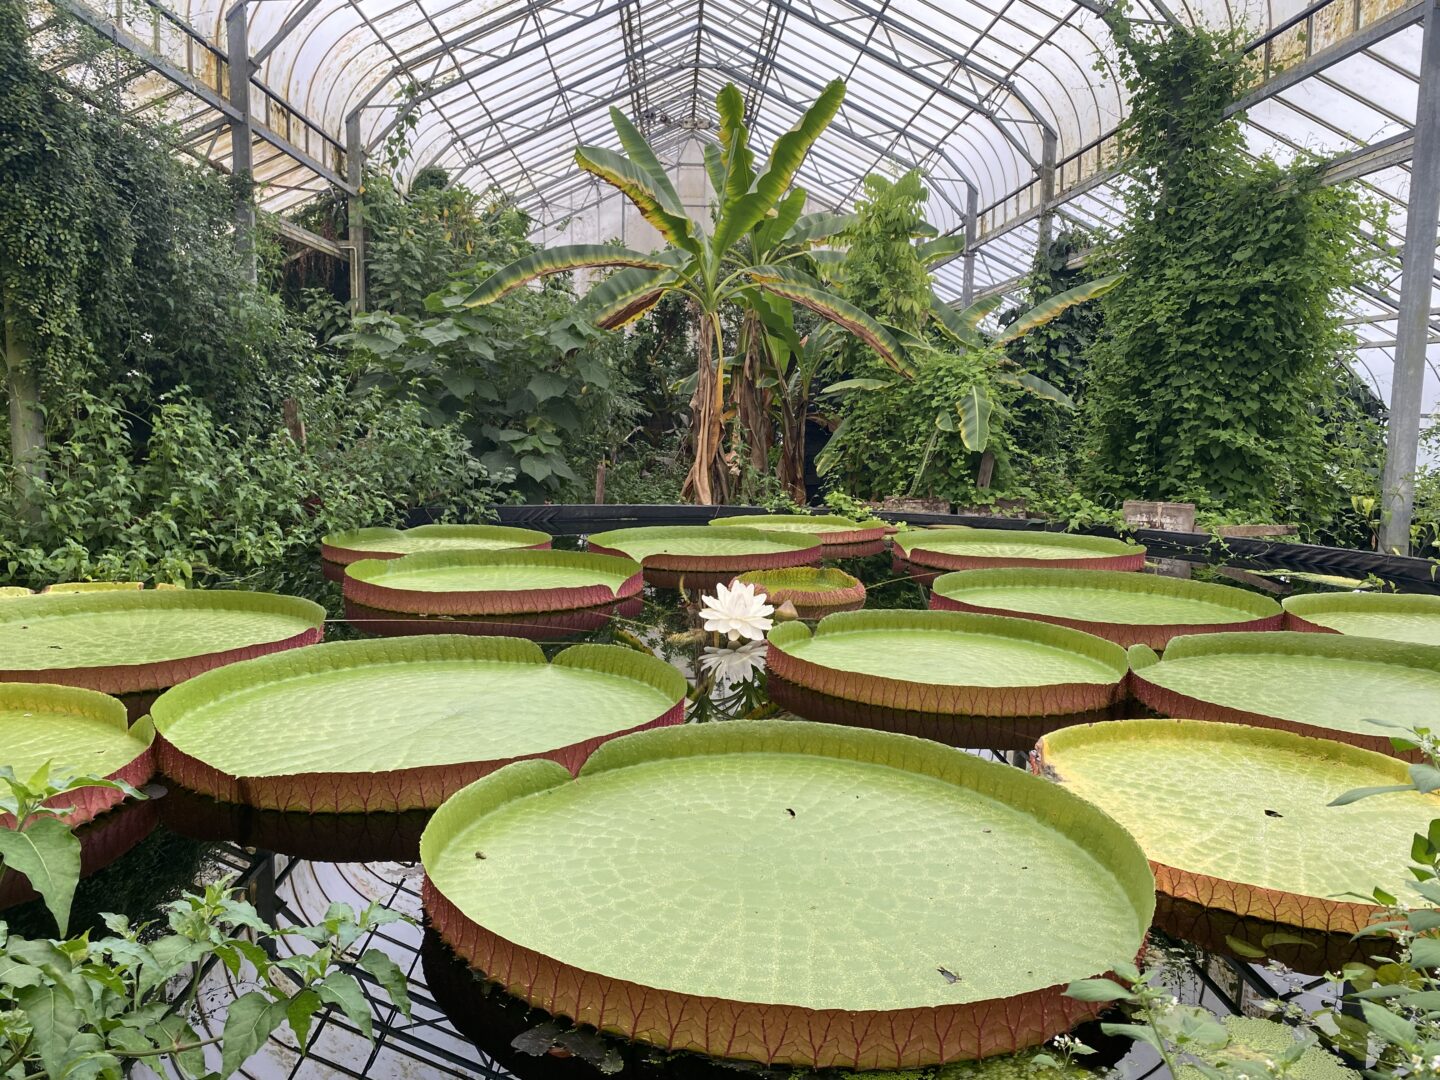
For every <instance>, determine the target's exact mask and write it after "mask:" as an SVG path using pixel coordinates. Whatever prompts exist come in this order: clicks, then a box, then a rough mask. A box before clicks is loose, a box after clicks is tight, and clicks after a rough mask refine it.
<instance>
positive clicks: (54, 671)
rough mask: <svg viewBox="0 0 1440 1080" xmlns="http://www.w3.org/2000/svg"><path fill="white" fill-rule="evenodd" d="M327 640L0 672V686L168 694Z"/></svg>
mask: <svg viewBox="0 0 1440 1080" xmlns="http://www.w3.org/2000/svg"><path fill="white" fill-rule="evenodd" d="M324 636H325V628H324V627H321V626H314V627H310V628H309V629H307V630H304V631H302V632H301V633H299V634H295V635H294V636H292V637H288V638H282V639H281V640H279V641H264V642H260V643H258V644H255V645H244V646H242V647H240V648H238V649H222V650H220V651H219V652H212V653H202V654H201V655H199V656H186V657H182V658H180V659H178V660H161V661H158V662H156V663H153V664H117V665H113V666H110V667H85V668H47V669H45V670H42V671H0V682H26V683H56V684H58V685H60V686H78V687H80V688H81V689H84V690H98V691H100V693H102V694H116V695H119V694H136V693H145V692H149V691H154V690H164V689H166V688H168V687H171V686H175V685H177V684H179V683H182V682H184V681H185V680H186V679H193V678H194V677H195V676H196V675H201V674H203V673H204V672H207V671H211V670H213V669H214V668H218V667H224V666H225V665H226V664H234V663H237V662H238V661H240V660H253V659H254V658H255V657H257V656H268V655H269V654H270V653H275V652H283V651H285V650H286V649H298V648H300V647H301V646H303V645H314V644H316V643H317V642H319V641H320V640H321V638H323V637H324Z"/></svg>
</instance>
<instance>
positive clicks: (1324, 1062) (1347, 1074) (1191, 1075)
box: [1175, 1016, 1360, 1080]
mask: <svg viewBox="0 0 1440 1080" xmlns="http://www.w3.org/2000/svg"><path fill="white" fill-rule="evenodd" d="M1225 1028H1226V1030H1227V1031H1228V1032H1229V1034H1230V1042H1229V1044H1228V1045H1227V1046H1226V1047H1225V1049H1224V1050H1223V1051H1222V1052H1221V1057H1223V1059H1224V1061H1225V1062H1226V1064H1227V1068H1225V1069H1223V1070H1221V1072H1222V1075H1241V1076H1245V1075H1254V1076H1266V1075H1273V1074H1272V1073H1271V1069H1270V1066H1271V1065H1272V1064H1273V1063H1274V1062H1276V1061H1278V1060H1279V1059H1280V1058H1281V1057H1282V1056H1283V1055H1284V1054H1286V1053H1287V1052H1288V1051H1289V1050H1290V1049H1291V1048H1292V1047H1293V1046H1294V1045H1295V1043H1296V1041H1297V1040H1298V1039H1299V1038H1300V1036H1301V1032H1300V1030H1299V1029H1298V1028H1296V1027H1294V1026H1293V1025H1290V1024H1282V1023H1279V1022H1278V1021H1275V1020H1265V1019H1262V1018H1261V1017H1258V1016H1227V1017H1225ZM1284 1075H1285V1076H1289V1077H1293V1078H1294V1080H1360V1074H1359V1073H1358V1072H1356V1071H1355V1070H1354V1069H1352V1068H1350V1067H1349V1066H1347V1065H1346V1064H1345V1063H1344V1062H1343V1061H1341V1060H1340V1059H1339V1058H1338V1057H1336V1056H1335V1055H1334V1054H1332V1053H1331V1052H1330V1051H1329V1050H1326V1049H1325V1048H1324V1047H1323V1046H1319V1045H1313V1046H1310V1047H1309V1048H1308V1049H1306V1050H1305V1051H1304V1052H1303V1053H1302V1054H1301V1055H1300V1057H1299V1059H1297V1060H1296V1061H1294V1062H1293V1063H1291V1064H1290V1065H1289V1066H1288V1067H1287V1068H1286V1070H1285V1073H1284ZM1206 1076H1207V1074H1206V1073H1203V1072H1201V1071H1200V1070H1199V1069H1198V1068H1196V1067H1195V1066H1194V1065H1181V1066H1180V1068H1179V1069H1177V1070H1176V1076H1175V1080H1205V1077H1206Z"/></svg>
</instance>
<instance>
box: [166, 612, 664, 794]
mask: <svg viewBox="0 0 1440 1080" xmlns="http://www.w3.org/2000/svg"><path fill="white" fill-rule="evenodd" d="M685 690H686V686H685V679H684V677H683V676H682V675H680V673H679V672H678V671H676V670H675V669H674V668H672V667H671V666H670V665H668V664H666V663H664V662H662V661H660V660H657V659H655V658H654V657H651V656H644V655H642V654H640V653H637V652H633V651H631V650H629V649H623V648H619V647H617V646H612V645H577V646H574V647H572V648H570V649H566V650H565V651H564V652H561V653H560V654H559V655H558V656H556V658H555V661H554V662H553V663H546V661H545V654H544V653H542V652H541V651H540V647H539V646H538V645H536V644H534V643H533V642H529V641H522V640H519V639H515V638H482V637H459V636H444V637H442V636H434V637H414V638H393V639H386V640H381V641H345V642H335V643H332V644H329V645H325V646H317V647H315V648H313V649H305V650H302V651H300V652H297V653H293V654H288V655H284V656H273V657H266V658H263V659H261V660H256V661H252V662H250V663H246V664H237V665H234V666H232V667H229V668H226V669H225V670H223V671H217V672H212V673H211V674H209V675H206V676H203V677H201V678H198V679H194V680H191V681H190V682H188V683H186V684H185V685H183V686H180V687H177V688H176V689H174V690H171V691H169V692H168V693H166V694H164V695H162V696H161V697H160V699H159V700H158V701H156V702H155V705H154V708H153V710H152V712H153V716H154V718H155V727H156V730H157V731H158V733H159V740H158V747H159V756H160V768H161V770H162V771H163V772H164V773H165V775H166V776H169V777H170V778H171V779H173V780H174V781H176V782H177V783H179V784H182V785H183V786H185V787H187V788H189V789H190V790H192V791H197V792H200V793H201V794H205V795H210V796H212V797H213V798H216V799H221V800H224V801H226V802H235V803H245V804H247V805H250V806H257V807H261V808H264V809H273V810H305V811H312V812H313V811H324V812H334V813H344V812H351V811H355V812H359V811H374V810H383V811H395V810H411V809H419V808H425V807H435V806H438V805H439V804H440V803H441V801H443V800H444V799H445V798H446V797H447V796H449V795H450V794H452V793H453V792H455V791H457V790H459V789H460V788H461V787H463V786H465V785H466V784H468V783H470V782H471V781H472V780H474V779H476V778H477V777H480V776H484V775H486V774H487V773H489V772H493V771H494V770H495V769H498V768H499V767H500V766H502V765H504V764H507V763H508V762H511V761H516V760H519V759H521V758H534V757H544V758H550V759H552V760H554V761H557V762H559V763H560V764H562V765H563V766H565V767H566V768H569V769H577V768H579V767H580V764H581V762H583V761H584V760H585V758H586V757H587V756H588V755H589V754H590V752H591V751H592V750H594V749H595V747H597V746H599V745H600V744H601V743H602V742H604V741H605V740H606V739H609V738H611V737H613V736H615V735H618V734H620V733H622V732H627V731H635V730H638V729H641V728H646V727H653V726H655V725H657V724H673V723H679V722H680V721H681V720H682V719H683V718H684V708H683V705H684V698H685Z"/></svg>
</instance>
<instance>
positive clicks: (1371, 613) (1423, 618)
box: [1284, 592, 1440, 645]
mask: <svg viewBox="0 0 1440 1080" xmlns="http://www.w3.org/2000/svg"><path fill="white" fill-rule="evenodd" d="M1284 604H1285V613H1286V616H1287V619H1286V622H1287V625H1288V627H1289V629H1291V630H1322V631H1323V630H1332V631H1335V632H1337V633H1341V634H1354V635H1357V636H1359V637H1375V638H1385V639H1386V640H1388V641H1409V642H1413V643H1414V644H1416V645H1440V596H1421V595H1417V594H1413V593H1409V594H1407V593H1378V592H1377V593H1369V592H1364V593H1307V594H1305V595H1303V596H1287V597H1286V598H1285V601H1284Z"/></svg>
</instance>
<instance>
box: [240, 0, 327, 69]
mask: <svg viewBox="0 0 1440 1080" xmlns="http://www.w3.org/2000/svg"><path fill="white" fill-rule="evenodd" d="M319 6H320V0H305V2H304V3H303V4H301V5H300V6H299V7H298V8H296V9H295V10H294V11H292V12H291V13H290V17H289V18H288V19H286V20H285V21H284V23H282V24H281V26H280V29H279V30H276V31H275V35H274V36H273V37H272V38H271V39H270V40H269V41H267V42H265V44H264V45H261V46H260V48H258V49H256V50H255V51H254V52H253V53H251V55H250V61H251V63H253V64H254V65H255V66H256V67H259V66H260V65H261V64H263V63H264V62H265V58H266V57H268V56H269V55H270V54H271V53H272V52H274V51H275V50H276V49H277V48H279V47H280V44H281V42H283V41H284V40H285V39H286V38H287V37H289V36H290V35H291V33H292V32H294V30H295V28H296V27H297V26H299V25H300V24H301V23H302V22H304V21H305V20H306V19H307V18H308V17H309V15H310V13H311V12H312V11H314V10H315V9H316V8H317V7H319Z"/></svg>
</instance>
